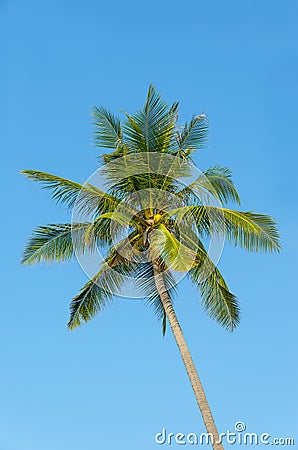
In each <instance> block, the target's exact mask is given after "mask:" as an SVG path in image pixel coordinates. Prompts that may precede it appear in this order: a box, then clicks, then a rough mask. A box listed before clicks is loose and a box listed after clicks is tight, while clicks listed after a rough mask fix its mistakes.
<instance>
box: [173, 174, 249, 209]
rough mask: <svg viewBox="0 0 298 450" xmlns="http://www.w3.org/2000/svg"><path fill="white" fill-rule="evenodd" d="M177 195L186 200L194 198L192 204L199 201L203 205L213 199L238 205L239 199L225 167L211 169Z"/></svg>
mask: <svg viewBox="0 0 298 450" xmlns="http://www.w3.org/2000/svg"><path fill="white" fill-rule="evenodd" d="M177 195H178V196H179V197H181V198H183V199H184V198H185V199H187V200H188V199H190V200H193V199H194V198H195V201H194V203H197V201H196V200H199V202H201V203H203V204H208V203H210V202H212V200H213V198H215V199H218V200H220V201H221V202H222V203H228V202H229V201H232V202H236V203H238V205H240V197H239V194H238V192H237V190H236V188H235V185H234V183H233V181H232V178H231V170H230V169H228V168H227V167H220V166H214V167H211V168H210V169H208V170H206V171H205V172H203V173H202V174H201V175H200V176H199V177H198V179H197V180H195V181H194V182H193V183H191V184H190V185H188V186H186V187H185V188H184V189H182V190H181V191H180V192H178V193H177Z"/></svg>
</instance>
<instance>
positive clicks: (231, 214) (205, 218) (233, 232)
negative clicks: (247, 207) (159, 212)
mask: <svg viewBox="0 0 298 450" xmlns="http://www.w3.org/2000/svg"><path fill="white" fill-rule="evenodd" d="M167 214H168V215H169V216H171V215H173V216H175V215H176V216H177V215H179V214H180V215H183V216H184V217H186V216H187V214H189V216H190V217H192V218H194V220H195V221H196V225H197V226H198V229H199V230H204V231H205V232H207V233H208V230H209V231H211V230H212V231H213V232H216V231H218V232H220V233H224V234H225V237H226V239H227V240H229V241H231V242H233V243H234V245H239V246H240V247H243V248H245V249H246V250H248V251H279V250H280V243H279V234H278V230H277V227H276V222H275V220H274V219H272V217H270V216H267V215H264V214H257V213H255V212H242V211H235V210H231V209H227V208H217V207H215V206H185V207H182V208H177V209H175V210H171V211H167Z"/></svg>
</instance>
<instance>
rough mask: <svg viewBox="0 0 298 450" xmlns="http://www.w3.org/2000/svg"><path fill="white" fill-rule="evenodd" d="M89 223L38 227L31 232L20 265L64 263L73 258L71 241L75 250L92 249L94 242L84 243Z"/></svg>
mask: <svg viewBox="0 0 298 450" xmlns="http://www.w3.org/2000/svg"><path fill="white" fill-rule="evenodd" d="M89 227H90V223H73V224H70V223H65V224H50V225H47V226H39V227H38V228H36V230H34V231H33V233H32V236H31V237H30V239H29V241H28V243H27V245H26V247H25V250H24V253H23V258H22V264H24V265H28V264H34V263H41V262H43V261H65V260H67V259H70V258H72V257H73V256H74V248H73V239H74V240H75V242H76V247H77V249H79V250H81V251H82V252H84V251H85V249H86V248H88V249H89V250H93V249H94V241H92V240H89V242H87V241H86V232H87V231H88V229H89Z"/></svg>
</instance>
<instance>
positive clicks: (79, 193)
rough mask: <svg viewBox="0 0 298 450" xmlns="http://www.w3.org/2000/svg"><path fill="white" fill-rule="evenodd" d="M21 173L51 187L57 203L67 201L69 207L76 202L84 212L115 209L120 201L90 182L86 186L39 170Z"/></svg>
mask: <svg viewBox="0 0 298 450" xmlns="http://www.w3.org/2000/svg"><path fill="white" fill-rule="evenodd" d="M21 173H22V174H24V175H26V177H27V178H29V179H31V180H33V181H38V182H40V183H42V184H43V187H44V188H45V189H51V190H52V198H53V199H54V200H56V201H57V203H59V202H61V203H66V204H67V206H68V208H73V207H74V205H75V204H76V207H77V208H78V211H81V212H84V213H90V212H91V213H95V212H97V213H101V212H107V211H113V210H114V209H115V208H116V207H117V205H118V203H119V200H118V199H117V198H116V197H114V196H112V195H109V194H107V193H106V192H104V191H101V190H100V189H98V188H97V187H95V186H93V185H91V184H89V183H87V184H86V186H85V185H82V184H80V183H76V182H74V181H71V180H68V179H66V178H61V177H58V176H56V175H52V174H49V173H45V172H40V171H37V170H23V171H21Z"/></svg>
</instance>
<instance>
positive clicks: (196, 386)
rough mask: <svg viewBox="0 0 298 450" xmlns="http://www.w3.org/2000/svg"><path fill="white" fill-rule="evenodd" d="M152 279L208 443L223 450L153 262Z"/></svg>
mask: <svg viewBox="0 0 298 450" xmlns="http://www.w3.org/2000/svg"><path fill="white" fill-rule="evenodd" d="M153 269H154V278H155V284H156V288H157V290H158V292H159V295H160V298H161V301H162V304H163V307H164V310H165V313H166V316H167V318H168V320H169V323H170V326H171V329H172V331H173V335H174V338H175V340H176V343H177V346H178V348H179V350H180V353H181V357H182V359H183V362H184V365H185V368H186V371H187V374H188V377H189V380H190V383H191V386H192V388H193V391H194V394H195V397H196V400H197V403H198V406H199V408H200V411H201V414H202V417H203V421H204V423H205V426H206V430H207V433H210V441H211V442H212V447H213V449H214V450H223V445H222V444H221V443H220V442H219V435H218V431H217V428H216V425H215V422H214V419H213V416H212V413H211V410H210V407H209V404H208V402H207V398H206V395H205V392H204V389H203V386H202V384H201V381H200V378H199V376H198V373H197V370H196V368H195V365H194V363H193V360H192V357H191V354H190V351H189V349H188V347H187V344H186V341H185V339H184V336H183V333H182V330H181V327H180V324H179V322H178V319H177V316H176V314H175V311H174V308H173V305H172V302H171V299H170V296H169V294H168V292H167V289H166V286H165V283H164V278H163V275H162V270H161V269H160V267H159V264H158V262H156V261H153Z"/></svg>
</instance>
